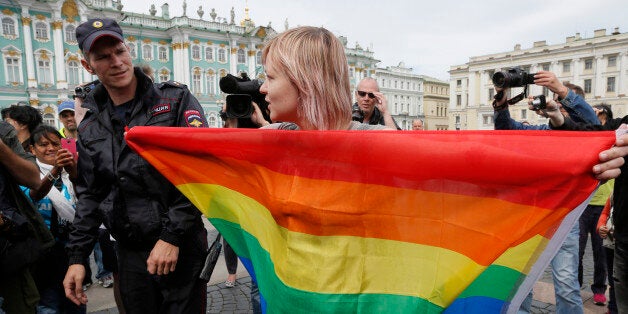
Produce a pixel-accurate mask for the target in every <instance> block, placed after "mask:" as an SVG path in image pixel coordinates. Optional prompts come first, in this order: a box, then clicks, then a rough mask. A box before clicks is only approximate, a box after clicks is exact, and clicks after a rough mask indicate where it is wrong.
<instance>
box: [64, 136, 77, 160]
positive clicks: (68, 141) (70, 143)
mask: <svg viewBox="0 0 628 314" xmlns="http://www.w3.org/2000/svg"><path fill="white" fill-rule="evenodd" d="M61 148H64V149H67V150H68V151H69V152H70V153H72V156H74V160H78V154H77V153H76V140H75V139H73V138H62V139H61Z"/></svg>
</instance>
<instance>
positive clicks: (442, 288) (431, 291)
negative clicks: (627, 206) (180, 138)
mask: <svg viewBox="0 0 628 314" xmlns="http://www.w3.org/2000/svg"><path fill="white" fill-rule="evenodd" d="M177 187H178V188H179V189H180V190H181V191H182V192H183V193H184V194H185V195H186V196H188V198H190V200H191V201H192V202H193V203H194V204H195V205H196V206H197V207H198V208H199V209H200V210H201V211H202V212H203V213H204V214H205V215H206V216H207V217H208V218H216V219H223V220H226V221H230V222H233V223H235V224H237V225H240V226H241V228H242V229H243V230H245V231H246V232H248V233H249V234H251V235H252V236H254V237H255V238H257V239H258V241H259V243H260V245H261V246H262V248H263V249H264V250H266V251H268V252H269V255H270V256H271V259H272V261H273V264H274V267H275V269H274V271H275V273H276V275H277V277H278V278H280V280H282V281H283V282H284V284H286V285H287V286H290V287H293V288H295V289H301V290H305V291H312V292H317V293H333V294H353V293H382V294H396V295H406V296H416V297H419V298H422V299H425V300H427V301H429V302H431V303H434V304H436V305H438V306H446V305H448V304H450V303H451V302H452V301H453V300H454V299H455V298H456V297H457V296H458V295H459V294H460V293H461V292H462V291H463V290H464V289H465V287H467V286H468V285H469V284H470V283H471V282H472V281H473V280H474V279H475V278H476V277H477V276H479V274H480V273H482V272H483V271H484V270H485V269H486V267H485V266H482V265H479V264H478V263H476V262H474V261H473V260H472V259H470V258H468V257H467V256H465V255H463V254H460V253H457V252H455V251H452V250H448V249H444V248H440V247H436V246H431V245H424V244H415V243H408V242H400V241H395V240H386V239H375V238H362V237H355V236H317V235H310V234H305V233H300V232H294V231H290V230H288V229H286V228H283V227H281V226H279V225H277V224H276V223H275V221H274V219H273V217H272V215H271V214H270V212H269V211H268V210H267V209H266V208H265V207H263V206H262V205H261V204H260V203H258V202H257V201H255V200H253V199H251V198H249V197H247V196H245V195H242V194H240V193H238V192H236V191H232V190H229V189H227V188H225V187H222V186H218V185H210V184H183V185H179V186H177ZM227 208H228V209H229V210H227ZM382 228H385V226H382ZM539 238H542V239H544V238H543V237H541V236H536V237H533V238H532V239H531V240H529V241H527V242H524V243H523V244H521V245H519V246H517V247H516V248H512V249H510V250H508V251H507V254H505V255H502V256H501V257H500V260H501V264H502V265H504V266H506V267H509V268H512V269H514V270H517V271H521V270H523V269H524V268H526V267H527V265H528V260H527V259H525V258H522V256H528V257H529V256H530V255H532V253H533V252H534V251H535V250H536V245H538V244H539V243H542V242H543V241H542V240H539ZM515 257H516V258H515ZM417 269H421V272H417V271H416V270H417ZM258 271H268V270H258Z"/></svg>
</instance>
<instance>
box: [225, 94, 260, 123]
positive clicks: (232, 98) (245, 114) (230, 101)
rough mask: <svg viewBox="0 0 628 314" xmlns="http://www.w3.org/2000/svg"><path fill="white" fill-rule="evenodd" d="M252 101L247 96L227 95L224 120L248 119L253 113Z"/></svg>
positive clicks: (249, 96)
mask: <svg viewBox="0 0 628 314" xmlns="http://www.w3.org/2000/svg"><path fill="white" fill-rule="evenodd" d="M252 100H253V99H252V98H251V95H248V94H231V95H227V110H226V111H225V117H226V118H237V119H240V118H250V117H251V115H252V114H253V112H254V109H253V104H252V103H251V101H252Z"/></svg>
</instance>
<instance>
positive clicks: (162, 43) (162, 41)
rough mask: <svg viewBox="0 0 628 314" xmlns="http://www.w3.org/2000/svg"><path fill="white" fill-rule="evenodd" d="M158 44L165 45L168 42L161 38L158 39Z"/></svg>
mask: <svg viewBox="0 0 628 314" xmlns="http://www.w3.org/2000/svg"><path fill="white" fill-rule="evenodd" d="M159 44H160V45H164V46H165V45H167V44H168V42H167V41H165V40H163V39H162V40H160V41H159Z"/></svg>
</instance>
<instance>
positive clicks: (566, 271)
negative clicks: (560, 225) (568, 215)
mask: <svg viewBox="0 0 628 314" xmlns="http://www.w3.org/2000/svg"><path fill="white" fill-rule="evenodd" d="M498 75H503V76H504V77H508V76H509V75H510V78H509V79H510V81H508V80H503V81H499V82H498V83H503V85H501V86H497V85H498V84H495V85H496V86H495V88H496V90H497V91H498V94H497V95H496V97H497V98H498V99H495V100H494V101H493V108H494V109H495V130H549V129H550V127H549V126H548V125H547V124H543V125H526V124H523V123H521V122H517V121H515V120H513V119H512V118H511V117H510V112H509V110H508V106H509V104H510V103H512V102H513V101H510V102H509V101H508V100H507V97H506V95H507V94H508V88H509V87H521V85H524V86H525V85H526V84H529V83H534V84H536V85H539V86H545V87H547V88H548V89H549V90H551V91H552V92H554V94H555V96H557V97H556V98H557V99H559V100H560V101H561V104H562V107H563V108H564V112H563V113H564V114H566V115H573V116H574V117H575V118H576V119H579V120H580V119H586V120H585V121H587V122H589V123H595V124H599V121H598V119H597V116H596V114H595V112H594V111H593V108H591V106H589V104H587V103H586V102H585V101H584V98H583V97H582V96H581V95H579V94H577V93H576V91H582V89H581V88H579V87H578V86H575V85H570V87H567V86H565V85H563V84H562V83H561V82H560V81H559V80H558V79H557V78H556V75H554V73H552V72H548V71H540V72H538V73H536V74H534V75H533V77H532V74H527V73H525V72H517V71H512V70H509V71H508V73H507V74H501V73H500V74H497V76H498ZM495 77H496V76H494V77H493V78H494V80H493V81H494V83H496V80H495ZM525 87H526V88H527V86H525ZM502 88H503V89H502ZM522 95H523V94H522ZM499 96H501V97H499ZM517 97H519V96H515V97H514V98H517ZM534 98H535V97H530V101H531V102H532V101H533V99H534ZM542 102H544V99H542ZM550 102H552V103H555V102H553V101H552V100H550ZM540 105H541V107H543V106H545V105H546V104H545V103H541V104H540ZM543 110H544V109H543ZM579 239H580V224H579V223H576V224H574V226H573V228H572V229H571V230H570V231H569V234H568V235H567V238H566V239H565V241H564V242H563V243H562V245H561V247H560V249H559V250H558V252H557V253H556V255H555V256H554V258H553V259H552V261H551V267H552V275H553V278H554V291H555V295H556V311H557V313H582V312H583V306H582V297H581V296H580V284H579V282H578V268H579V251H580V250H579V242H580V240H579ZM531 302H532V295H531V294H530V295H528V297H527V298H526V300H524V302H523V303H522V305H521V311H522V312H528V313H529V312H530V307H531Z"/></svg>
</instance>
